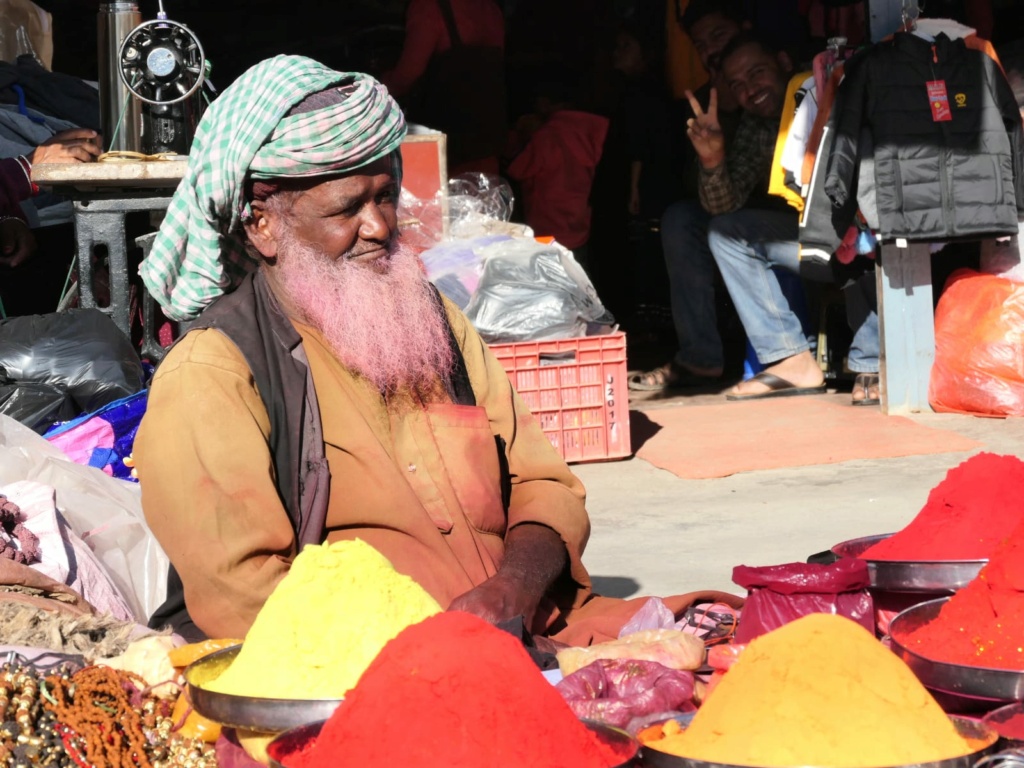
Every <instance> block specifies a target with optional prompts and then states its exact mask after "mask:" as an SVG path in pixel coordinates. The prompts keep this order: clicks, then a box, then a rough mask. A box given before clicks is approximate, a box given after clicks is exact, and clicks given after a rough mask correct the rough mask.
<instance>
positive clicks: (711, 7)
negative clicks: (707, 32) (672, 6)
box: [676, 0, 747, 35]
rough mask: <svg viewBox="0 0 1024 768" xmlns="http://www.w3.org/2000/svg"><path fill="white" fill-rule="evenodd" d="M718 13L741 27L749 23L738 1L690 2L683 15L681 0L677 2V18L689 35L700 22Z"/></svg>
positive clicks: (706, 0)
mask: <svg viewBox="0 0 1024 768" xmlns="http://www.w3.org/2000/svg"><path fill="white" fill-rule="evenodd" d="M716 13H717V14H718V15H719V16H724V17H725V18H727V19H732V20H733V21H735V22H736V23H737V24H738V25H740V26H743V24H745V23H746V22H747V15H746V14H745V13H744V12H743V9H742V8H740V5H739V3H738V2H736V0H690V2H689V3H688V4H687V6H686V10H685V11H683V12H682V13H680V12H679V0H676V17H677V18H678V19H679V23H680V25H682V27H683V30H684V31H685V32H686V34H688V35H689V34H691V33H692V31H693V27H694V25H695V24H696V23H697V22H698V21H700V20H701V19H703V18H704V17H706V16H711V15H712V14H716Z"/></svg>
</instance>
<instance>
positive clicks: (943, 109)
mask: <svg viewBox="0 0 1024 768" xmlns="http://www.w3.org/2000/svg"><path fill="white" fill-rule="evenodd" d="M925 85H927V86H928V103H929V104H930V105H931V108H932V121H933V122H936V123H945V122H948V121H950V120H952V119H953V112H952V110H950V108H949V94H948V93H946V81H945V80H930V81H928V82H927V83H925Z"/></svg>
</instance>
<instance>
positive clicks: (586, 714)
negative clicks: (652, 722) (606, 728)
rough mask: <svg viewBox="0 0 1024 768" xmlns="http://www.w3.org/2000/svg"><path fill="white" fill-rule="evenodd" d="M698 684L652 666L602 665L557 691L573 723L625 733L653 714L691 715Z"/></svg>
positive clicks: (576, 674) (586, 669) (687, 675)
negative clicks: (584, 722) (599, 725)
mask: <svg viewBox="0 0 1024 768" xmlns="http://www.w3.org/2000/svg"><path fill="white" fill-rule="evenodd" d="M696 683H697V681H696V678H695V677H694V674H693V672H690V671H688V670H680V669H669V668H668V667H664V666H662V665H661V664H658V663H657V662H655V661H636V660H633V659H601V660H598V661H595V662H593V663H592V664H588V665H587V666H585V667H583V669H580V670H578V671H576V672H574V673H572V674H571V675H569V676H568V677H565V678H563V679H562V681H561V682H559V683H558V685H556V686H555V687H556V688H557V689H558V692H559V693H560V694H562V698H563V699H565V701H566V703H567V704H568V705H569V708H570V709H571V710H572V711H573V712H574V713H575V714H576V716H577V717H579V718H583V719H587V720H597V721H598V722H602V723H607V724H608V725H613V726H616V727H618V728H625V727H626V726H627V725H629V723H631V722H632V721H634V720H636V719H638V718H643V717H645V716H647V715H652V714H655V713H675V712H692V711H693V710H695V709H696V708H697V706H696V704H695V703H694V701H693V696H694V691H695V689H696ZM669 716H670V715H668V714H666V717H669Z"/></svg>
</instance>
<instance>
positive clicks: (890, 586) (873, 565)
mask: <svg viewBox="0 0 1024 768" xmlns="http://www.w3.org/2000/svg"><path fill="white" fill-rule="evenodd" d="M892 535H893V534H891V533H882V534H878V535H875V536H862V537H861V538H859V539H850V540H849V541H843V542H840V543H839V544H836V545H835V546H834V547H832V552H833V554H835V555H837V556H838V557H860V556H861V555H862V554H863V553H864V552H866V551H867V550H868V548H869V547H871V546H873V545H874V544H877V543H878V542H880V541H882V540H884V539H888V538H889V537H890V536H892ZM864 562H866V563H867V564H868V577H869V578H870V579H871V586H872V588H874V589H877V590H879V591H882V592H928V593H931V594H943V593H949V594H952V593H953V592H956V591H957V590H958V589H961V588H963V587H966V586H967V584H968V583H969V582H970V581H972V580H973V579H974V577H975V576H977V575H978V572H979V571H981V569H982V568H983V567H984V566H985V564H986V563H987V562H988V560H868V559H865V560H864Z"/></svg>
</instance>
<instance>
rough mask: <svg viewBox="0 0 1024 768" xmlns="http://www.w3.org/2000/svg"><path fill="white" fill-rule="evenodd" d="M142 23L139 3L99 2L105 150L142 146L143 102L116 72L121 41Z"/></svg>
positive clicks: (134, 150)
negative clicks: (132, 92)
mask: <svg viewBox="0 0 1024 768" xmlns="http://www.w3.org/2000/svg"><path fill="white" fill-rule="evenodd" d="M141 23H142V13H141V12H140V11H139V6H138V3H134V2H131V3H100V13H99V18H98V24H97V27H98V32H99V34H98V46H99V56H98V60H99V74H100V80H99V85H100V125H101V129H102V132H103V148H104V149H105V150H106V151H108V152H110V151H127V152H139V151H141V149H142V104H141V102H140V101H139V100H138V99H137V98H135V97H134V96H133V95H132V94H131V92H130V91H129V90H128V88H127V87H126V86H125V84H124V83H123V82H121V77H120V75H119V74H118V68H119V52H120V49H121V42H122V41H123V40H124V38H125V37H126V36H127V35H128V33H129V32H131V31H132V30H133V29H135V28H136V27H137V26H139V24H141Z"/></svg>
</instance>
